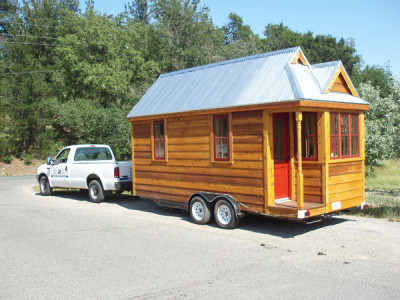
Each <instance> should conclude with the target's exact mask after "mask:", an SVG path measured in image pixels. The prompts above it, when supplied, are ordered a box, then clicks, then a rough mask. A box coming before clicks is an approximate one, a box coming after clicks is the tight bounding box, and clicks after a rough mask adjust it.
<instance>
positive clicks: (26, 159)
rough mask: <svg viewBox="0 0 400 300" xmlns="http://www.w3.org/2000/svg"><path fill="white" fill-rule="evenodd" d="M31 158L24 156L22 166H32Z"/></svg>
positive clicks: (29, 155) (27, 155) (30, 156)
mask: <svg viewBox="0 0 400 300" xmlns="http://www.w3.org/2000/svg"><path fill="white" fill-rule="evenodd" d="M32 159H33V156H32V155H31V154H26V155H25V156H24V164H25V165H27V166H30V165H31V164H32Z"/></svg>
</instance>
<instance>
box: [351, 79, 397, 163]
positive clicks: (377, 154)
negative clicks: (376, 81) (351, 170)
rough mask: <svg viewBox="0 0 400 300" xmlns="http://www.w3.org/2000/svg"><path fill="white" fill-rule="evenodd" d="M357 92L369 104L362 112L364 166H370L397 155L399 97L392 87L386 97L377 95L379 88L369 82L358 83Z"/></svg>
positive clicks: (379, 93) (379, 92)
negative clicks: (363, 115) (363, 119)
mask: <svg viewBox="0 0 400 300" xmlns="http://www.w3.org/2000/svg"><path fill="white" fill-rule="evenodd" d="M358 92H359V94H360V96H361V97H362V98H364V99H365V100H367V101H368V102H369V103H370V110H369V111H367V112H366V113H365V134H366V137H365V148H366V153H365V156H366V165H367V166H369V167H370V168H373V167H375V166H379V165H380V161H381V160H382V159H385V158H392V157H398V156H399V150H398V145H399V144H398V141H399V136H400V133H399V130H398V128H399V126H400V98H399V93H398V87H397V89H396V88H395V86H393V87H392V88H391V91H390V94H389V95H388V96H387V97H382V96H381V91H380V89H379V88H375V87H374V86H373V85H372V83H370V82H368V83H361V84H360V86H359V88H358Z"/></svg>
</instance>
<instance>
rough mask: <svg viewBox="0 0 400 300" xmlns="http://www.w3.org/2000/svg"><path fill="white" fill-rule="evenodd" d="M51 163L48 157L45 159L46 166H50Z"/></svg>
mask: <svg viewBox="0 0 400 300" xmlns="http://www.w3.org/2000/svg"><path fill="white" fill-rule="evenodd" d="M52 162H53V161H52V159H51V157H50V156H48V157H47V158H46V164H48V165H51V163H52Z"/></svg>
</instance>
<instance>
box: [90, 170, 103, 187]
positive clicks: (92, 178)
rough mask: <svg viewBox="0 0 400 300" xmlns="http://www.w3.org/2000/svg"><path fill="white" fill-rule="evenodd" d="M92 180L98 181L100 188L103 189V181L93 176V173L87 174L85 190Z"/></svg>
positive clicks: (97, 176) (95, 175)
mask: <svg viewBox="0 0 400 300" xmlns="http://www.w3.org/2000/svg"><path fill="white" fill-rule="evenodd" d="M92 180H98V181H99V182H100V184H101V186H102V187H103V189H104V185H103V179H102V178H101V177H100V176H99V175H97V174H93V173H92V174H89V175H88V176H87V177H86V186H87V188H89V183H90V182H91V181H92Z"/></svg>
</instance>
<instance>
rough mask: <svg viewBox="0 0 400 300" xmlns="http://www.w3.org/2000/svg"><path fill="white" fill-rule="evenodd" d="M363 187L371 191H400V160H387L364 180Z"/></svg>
mask: <svg viewBox="0 0 400 300" xmlns="http://www.w3.org/2000/svg"><path fill="white" fill-rule="evenodd" d="M365 186H366V188H367V189H372V190H389V191H393V190H400V160H399V159H397V160H395V159H389V160H385V161H383V163H382V166H381V167H379V168H376V169H375V172H374V173H373V174H371V175H368V176H367V177H366V178H365Z"/></svg>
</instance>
